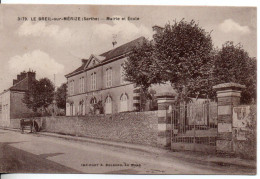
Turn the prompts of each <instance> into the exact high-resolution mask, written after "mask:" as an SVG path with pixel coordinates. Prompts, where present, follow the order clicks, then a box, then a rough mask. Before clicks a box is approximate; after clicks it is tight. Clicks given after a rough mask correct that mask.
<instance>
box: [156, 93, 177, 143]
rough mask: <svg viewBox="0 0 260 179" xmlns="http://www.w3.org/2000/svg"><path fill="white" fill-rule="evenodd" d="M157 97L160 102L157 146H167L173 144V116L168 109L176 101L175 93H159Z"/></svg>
mask: <svg viewBox="0 0 260 179" xmlns="http://www.w3.org/2000/svg"><path fill="white" fill-rule="evenodd" d="M156 97H157V103H158V113H157V114H158V137H157V146H158V147H163V148H167V147H170V144H171V116H170V114H168V113H167V110H168V109H169V106H170V105H173V103H174V102H175V94H174V93H168V92H166V93H159V94H158V95H157V96H156Z"/></svg>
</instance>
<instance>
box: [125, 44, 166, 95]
mask: <svg viewBox="0 0 260 179" xmlns="http://www.w3.org/2000/svg"><path fill="white" fill-rule="evenodd" d="M155 58H156V57H155V56H154V46H153V44H152V42H150V41H148V40H147V39H145V40H144V41H143V43H141V44H139V45H138V46H136V47H135V48H133V50H132V53H131V54H130V55H129V56H128V60H127V61H126V62H125V64H124V72H125V80H127V81H129V82H133V83H135V84H136V85H137V86H140V87H141V89H142V90H143V91H147V89H148V88H149V87H150V86H151V84H156V83H160V82H161V81H162V80H161V78H160V74H159V73H158V72H157V70H158V67H157V65H156V64H155V63H154V62H155Z"/></svg>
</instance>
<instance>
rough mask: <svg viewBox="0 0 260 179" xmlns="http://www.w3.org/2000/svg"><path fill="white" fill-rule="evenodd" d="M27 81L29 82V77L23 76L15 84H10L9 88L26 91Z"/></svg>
mask: <svg viewBox="0 0 260 179" xmlns="http://www.w3.org/2000/svg"><path fill="white" fill-rule="evenodd" d="M28 83H29V79H28V77H25V78H24V79H22V80H21V81H19V82H18V83H16V84H15V85H13V86H11V87H10V88H9V89H10V90H15V91H26V90H28Z"/></svg>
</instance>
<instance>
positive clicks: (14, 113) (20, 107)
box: [0, 71, 36, 126]
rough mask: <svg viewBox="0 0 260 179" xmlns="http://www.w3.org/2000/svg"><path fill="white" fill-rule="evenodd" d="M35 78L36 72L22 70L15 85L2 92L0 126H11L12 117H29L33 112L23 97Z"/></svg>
mask: <svg viewBox="0 0 260 179" xmlns="http://www.w3.org/2000/svg"><path fill="white" fill-rule="evenodd" d="M34 80H36V79H35V72H32V71H28V72H21V73H20V74H19V75H17V79H14V80H13V86H11V87H10V88H9V89H7V90H4V91H3V92H2V93H0V126H9V125H10V119H14V118H22V117H28V116H30V115H31V114H32V111H31V110H30V109H29V108H27V106H26V105H25V104H24V103H23V102H22V99H23V97H24V94H25V92H26V91H28V90H29V89H30V88H31V84H32V82H33V81H34Z"/></svg>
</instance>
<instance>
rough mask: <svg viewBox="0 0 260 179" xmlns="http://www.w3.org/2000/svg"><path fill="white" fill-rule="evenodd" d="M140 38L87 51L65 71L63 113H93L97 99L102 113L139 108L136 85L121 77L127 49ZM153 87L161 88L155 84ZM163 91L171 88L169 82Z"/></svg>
mask: <svg viewBox="0 0 260 179" xmlns="http://www.w3.org/2000/svg"><path fill="white" fill-rule="evenodd" d="M144 40H145V38H144V37H140V38H138V39H135V40H133V41H131V42H128V43H126V44H124V45H121V46H119V47H117V48H114V49H112V50H110V51H108V52H105V53H103V54H101V55H91V56H90V57H89V59H87V60H85V59H83V60H82V65H81V66H80V67H79V68H78V69H76V70H74V71H73V72H71V73H69V74H67V75H65V77H66V78H67V84H68V95H67V96H68V97H67V100H66V115H67V116H74V115H85V114H89V113H93V110H94V106H95V105H97V103H98V102H100V104H101V106H102V107H103V109H104V113H105V114H111V113H118V112H126V111H135V110H137V109H139V107H140V93H139V92H140V89H138V88H136V87H135V84H133V83H130V82H127V81H125V80H124V69H123V64H124V62H125V61H126V60H127V55H128V54H129V53H130V52H131V50H132V49H133V48H134V47H135V46H137V45H138V44H141V43H143V41H144ZM169 87H170V88H169ZM155 89H157V90H161V88H160V86H159V87H158V85H157V86H155ZM164 89H167V87H166V88H165V87H164ZM167 91H172V87H171V86H170V85H168V89H167ZM94 113H95V112H94Z"/></svg>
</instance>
